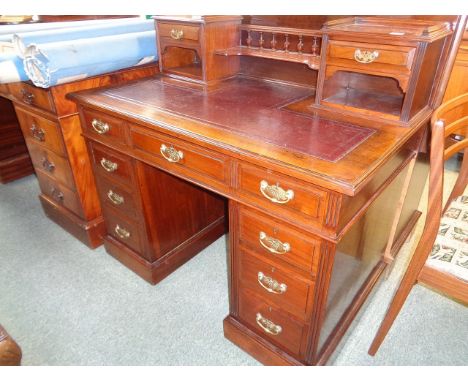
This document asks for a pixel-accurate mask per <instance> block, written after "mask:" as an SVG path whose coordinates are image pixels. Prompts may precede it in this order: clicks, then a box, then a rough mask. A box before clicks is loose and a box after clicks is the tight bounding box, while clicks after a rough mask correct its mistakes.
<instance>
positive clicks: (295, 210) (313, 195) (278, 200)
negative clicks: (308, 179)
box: [237, 163, 327, 227]
mask: <svg viewBox="0 0 468 382" xmlns="http://www.w3.org/2000/svg"><path fill="white" fill-rule="evenodd" d="M237 192H238V193H239V194H240V195H242V196H243V197H245V198H247V199H248V200H251V201H252V202H253V203H255V204H258V205H260V206H262V207H263V208H264V209H265V210H266V211H268V212H272V213H273V212H274V213H275V214H281V215H283V216H286V217H289V219H290V220H294V221H297V220H300V221H301V223H302V224H304V225H307V226H310V225H312V226H316V227H321V226H322V221H323V217H324V214H325V211H326V203H327V192H326V191H325V190H322V189H320V188H318V187H314V186H311V185H309V184H307V183H304V182H301V181H300V180H298V179H295V178H291V177H289V176H287V175H284V174H280V173H277V172H274V171H271V170H268V169H266V168H263V167H258V166H253V165H250V164H245V163H242V164H240V165H239V168H238V183H237Z"/></svg>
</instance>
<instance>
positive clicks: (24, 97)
mask: <svg viewBox="0 0 468 382" xmlns="http://www.w3.org/2000/svg"><path fill="white" fill-rule="evenodd" d="M8 86H9V89H10V93H11V94H12V95H13V97H15V98H16V99H17V100H18V101H20V102H23V103H25V104H26V105H31V106H35V107H38V108H40V109H43V110H46V111H49V112H51V113H53V114H55V105H54V101H53V99H52V95H51V94H50V90H49V89H42V88H37V87H35V86H33V85H30V84H28V83H25V82H15V83H11V84H9V85H8Z"/></svg>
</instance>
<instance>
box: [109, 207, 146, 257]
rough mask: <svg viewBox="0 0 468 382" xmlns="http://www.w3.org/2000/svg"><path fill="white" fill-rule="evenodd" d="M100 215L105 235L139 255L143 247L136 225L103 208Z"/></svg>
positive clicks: (138, 228) (132, 221)
mask: <svg viewBox="0 0 468 382" xmlns="http://www.w3.org/2000/svg"><path fill="white" fill-rule="evenodd" d="M102 214H103V216H104V222H105V224H106V228H107V233H108V234H109V235H111V236H112V237H113V238H115V239H116V240H118V241H119V242H121V243H122V244H124V245H126V246H127V247H129V248H131V249H133V250H134V251H135V252H137V253H138V254H141V252H142V247H143V246H142V236H141V232H140V227H139V226H138V223H137V222H135V221H134V220H133V219H128V218H124V217H123V216H121V215H120V214H117V213H114V212H112V211H111V210H110V209H109V208H103V209H102Z"/></svg>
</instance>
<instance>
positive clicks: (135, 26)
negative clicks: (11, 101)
mask: <svg viewBox="0 0 468 382" xmlns="http://www.w3.org/2000/svg"><path fill="white" fill-rule="evenodd" d="M145 31H154V21H153V20H144V19H138V18H130V19H123V20H122V19H118V20H116V21H114V22H108V23H104V24H93V25H85V26H78V27H72V28H61V29H48V30H40V31H34V32H26V33H16V34H14V36H13V46H14V47H15V49H16V53H17V54H18V55H19V56H20V57H24V53H25V50H26V47H27V46H28V45H30V44H44V43H49V42H56V41H69V40H76V39H84V38H92V37H101V36H109V35H116V34H122V33H134V32H145ZM0 38H1V36H0Z"/></svg>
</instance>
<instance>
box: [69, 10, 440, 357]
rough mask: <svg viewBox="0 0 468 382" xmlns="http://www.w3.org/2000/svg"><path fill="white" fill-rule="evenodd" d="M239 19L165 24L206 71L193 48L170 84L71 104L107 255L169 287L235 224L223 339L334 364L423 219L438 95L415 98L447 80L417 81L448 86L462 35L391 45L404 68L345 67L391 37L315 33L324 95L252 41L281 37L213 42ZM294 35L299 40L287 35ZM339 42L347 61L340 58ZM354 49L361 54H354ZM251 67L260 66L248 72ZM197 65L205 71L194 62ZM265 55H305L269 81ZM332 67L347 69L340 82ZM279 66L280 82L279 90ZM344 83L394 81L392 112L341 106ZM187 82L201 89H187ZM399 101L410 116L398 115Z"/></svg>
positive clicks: (129, 88) (310, 59)
mask: <svg viewBox="0 0 468 382" xmlns="http://www.w3.org/2000/svg"><path fill="white" fill-rule="evenodd" d="M239 21H240V20H239V18H221V19H217V18H207V19H206V20H204V19H201V21H200V19H197V20H193V19H190V20H185V21H184V20H183V19H177V20H173V21H170V20H168V19H167V18H165V19H161V25H163V26H164V28H165V29H164V30H165V31H166V32H164V33H166V34H163V37H160V38H161V39H163V38H164V39H165V40H164V44H165V46H169V47H171V46H172V45H177V47H178V48H181V49H183V48H184V47H185V48H187V47H188V48H187V49H189V50H191V49H192V48H194V46H197V48H196V51H197V52H198V53H197V54H200V55H201V61H199V58H200V57H196V56H194V53H193V51H192V52H191V53H190V54H189V55H188V56H187V55H184V56H183V59H182V61H183V62H184V63H185V64H186V65H188V66H187V67H182V69H181V68H180V66H179V65H176V64H174V60H175V57H173V56H171V57H169V58H170V59H169V58H167V57H166V58H165V57H164V55H165V54H166V53H167V54H169V55H173V54H174V52H177V50H175V51H174V50H171V49H167V50H166V49H164V50H160V52H161V55H162V60H161V71H162V73H163V74H161V75H158V76H156V77H154V78H151V79H145V80H140V81H138V82H136V83H134V84H130V85H124V86H119V87H115V88H110V89H103V90H94V91H86V92H80V93H75V94H73V95H71V98H72V99H73V100H75V101H76V102H77V103H78V104H79V112H80V116H81V122H82V127H83V135H84V137H85V139H86V141H87V144H88V148H89V152H90V153H91V157H92V163H93V169H94V174H95V177H96V183H97V188H98V193H99V195H100V198H101V205H102V207H103V214H104V220H105V222H106V227H107V234H106V235H105V238H104V243H105V246H106V249H107V251H108V252H109V253H110V254H112V255H113V256H115V257H116V258H117V259H119V260H120V261H121V262H123V263H124V264H125V265H126V266H128V267H129V268H131V269H132V270H133V271H135V272H136V273H138V274H139V275H140V276H142V277H143V278H145V279H146V280H147V281H149V282H151V283H157V282H158V281H160V280H161V279H162V278H163V277H165V276H166V275H167V274H169V273H170V272H172V271H173V270H174V269H176V268H177V267H178V266H180V265H181V264H183V263H184V262H185V261H187V260H188V259H189V258H190V257H192V256H194V255H195V254H196V253H197V252H198V251H199V250H200V249H201V248H203V247H204V246H206V245H208V244H209V243H210V242H211V241H212V240H214V239H215V238H217V237H218V236H219V235H221V234H222V233H223V232H224V230H225V221H226V220H228V221H229V225H228V229H229V236H230V239H229V247H230V248H229V266H228V268H229V276H228V277H229V301H230V312H229V315H228V317H227V318H226V319H225V321H224V332H225V336H226V337H227V338H228V339H230V340H231V341H233V342H234V343H235V344H237V345H238V346H240V347H241V348H242V349H244V350H246V351H247V352H249V353H250V354H252V355H253V356H254V357H256V358H257V359H258V360H260V361H261V362H263V363H265V364H288V365H315V364H324V363H325V362H326V361H327V359H328V357H329V356H330V355H331V353H332V352H333V350H334V349H335V348H336V346H337V344H338V342H339V340H340V339H341V338H342V336H343V334H344V333H345V331H346V329H347V328H348V327H349V325H350V323H351V322H352V320H353V318H354V317H355V316H356V314H357V312H358V310H359V308H360V307H361V306H362V304H363V303H364V301H365V299H366V297H367V296H368V295H369V293H370V291H371V290H372V288H373V286H374V285H375V283H376V282H377V280H378V279H379V276H380V275H381V274H382V271H383V270H384V269H385V267H386V265H387V264H388V263H390V262H391V261H392V259H393V257H394V256H395V255H396V253H397V252H398V250H399V249H400V247H401V245H402V244H403V242H404V240H405V239H406V238H407V237H408V235H409V233H410V232H411V229H412V227H413V226H414V224H415V222H416V221H417V218H418V217H419V215H420V214H419V212H418V211H416V206H417V204H418V202H419V196H420V194H421V192H422V188H423V185H424V179H425V178H424V171H420V170H421V169H422V166H421V167H420V166H419V164H418V163H417V160H416V158H417V154H418V151H419V148H420V146H421V143H422V138H423V136H424V131H425V128H426V126H427V121H428V119H429V117H430V114H431V110H430V107H429V106H428V104H429V103H430V95H431V93H430V92H429V94H424V95H420V94H419V93H418V91H415V89H416V88H417V87H418V86H421V89H426V88H427V86H428V85H427V81H429V82H430V84H432V81H433V79H434V78H432V77H431V78H428V77H427V76H426V77H424V76H423V77H420V78H419V77H418V73H419V71H420V70H421V67H424V68H425V69H426V70H427V71H430V72H431V73H432V74H433V75H434V77H436V76H437V73H438V71H440V70H441V68H440V66H439V65H438V62H439V58H440V57H441V56H442V55H443V54H444V52H446V51H445V50H444V48H443V47H444V45H443V44H441V43H440V41H443V39H444V38H445V36H447V35H448V31H443V30H441V29H438V28H435V29H433V31H434V30H435V31H436V32H431V33H436V34H437V38H435V37H434V36H432V35H431V36H432V37H434V41H438V42H437V43H436V44H435V45H429V43H428V41H429V40H425V43H423V44H422V45H418V44H419V43H420V41H417V42H415V41H405V44H406V46H405V47H403V48H402V47H401V45H402V43H401V42H400V44H396V45H395V46H391V47H390V48H389V46H390V45H387V46H386V49H387V51H390V52H396V57H399V58H398V59H397V60H396V61H395V60H393V61H392V60H391V57H393V56H391V55H390V56H389V55H387V56H383V55H382V56H383V57H384V59H385V60H386V62H387V64H385V65H383V66H382V65H380V64H376V65H374V66H366V65H367V64H368V63H364V64H362V63H361V65H363V66H361V65H357V64H356V63H355V62H353V61H350V60H348V59H347V58H346V57H345V58H343V57H341V58H339V56H340V55H346V54H348V53H349V52H348V50H349V49H348V48H349V46H352V47H353V51H354V49H358V48H356V46H358V44H359V43H360V44H366V45H365V46H366V47H368V46H369V45H368V44H369V43H371V42H372V43H373V44H377V43H376V42H375V39H377V38H379V36H373V37H369V34H371V33H370V31H369V28H368V27H365V28H364V29H366V31H365V33H364V35H363V34H361V33H360V32H359V31H358V32H359V33H358V32H353V31H349V32H348V31H347V32H346V33H345V32H343V28H342V25H341V24H338V26H336V25H335V24H330V25H329V26H328V27H329V28H330V29H329V31H328V32H327V33H325V32H323V31H322V32H323V33H322V32H320V33H319V32H317V31H313V32H310V33H309V34H308V35H307V36H308V38H309V37H310V40H308V41H312V44H313V42H314V38H317V36H320V39H321V41H320V42H317V46H319V47H321V51H322V56H321V57H320V56H318V57H315V56H314V54H315V55H316V56H317V55H318V53H319V51H317V52H316V53H310V54H309V53H308V56H307V57H306V61H307V63H311V65H312V66H314V65H316V63H319V64H317V65H318V66H319V67H318V68H315V69H312V70H316V69H318V70H319V71H318V76H313V75H312V76H311V75H310V73H309V72H308V74H306V75H305V76H304V77H305V78H301V79H302V80H305V81H306V82H308V81H312V82H313V81H315V82H316V86H311V85H310V83H304V82H302V83H301V82H300V81H299V80H298V77H297V76H295V74H294V73H296V72H295V71H294V69H298V68H299V67H301V68H303V66H302V65H301V64H298V63H297V57H296V56H289V55H288V54H286V53H285V52H276V51H275V52H272V51H271V49H268V51H267V52H263V51H262V50H260V49H259V50H255V48H253V47H252V46H251V44H252V35H254V33H257V34H256V36H263V35H262V34H259V33H260V32H259V31H261V32H262V33H264V34H265V35H266V33H267V32H266V31H267V29H262V28H260V29H259V28H258V26H246V25H240V26H239V28H238V29H237V30H238V33H240V34H237V39H225V40H223V41H228V40H229V41H231V40H232V41H239V40H241V43H242V44H243V40H242V33H244V32H246V33H244V39H246V41H247V42H246V44H247V46H245V47H242V46H241V47H237V48H236V47H235V46H233V47H230V48H226V47H223V49H222V50H221V51H216V50H213V49H212V48H213V45H210V44H209V43H208V42H206V41H209V39H210V37H209V36H210V30H211V28H214V30H216V31H217V32H216V33H220V29H216V28H215V26H216V25H217V23H234V24H236V25H237V24H238V23H239ZM171 22H172V24H171ZM211 23H214V25H211ZM416 24H417V28H416V29H418V28H420V27H421V25H419V24H418V23H416ZM161 25H159V27H161ZM333 25H335V26H333ZM402 25H406V26H404V27H403V29H405V28H407V29H405V30H406V31H409V30H410V29H411V28H408V25H407V24H404V23H403V24H402ZM424 25H425V26H423V27H424V28H425V27H426V26H427V25H426V24H424ZM231 26H232V25H230V27H229V28H227V30H229V31H230V32H229V33H232V30H233V28H231ZM400 27H401V25H400ZM333 28H336V30H337V31H338V32H337V33H338V34H334V33H335V32H333V30H335V29H333ZM352 28H357V27H356V26H355V25H354V24H353V26H352ZM352 28H351V29H352ZM379 28H380V24H379ZM344 29H345V30H346V28H344ZM358 29H359V28H358ZM280 31H283V32H284V33H286V32H287V33H288V36H289V34H291V33H292V30H291V29H287V30H281V29H278V28H275V29H274V30H273V32H274V33H279V32H280ZM169 32H170V33H169ZM419 32H421V31H419ZM419 32H417V33H419ZM295 33H296V36H302V34H300V33H303V32H302V31H299V32H298V31H295ZM354 33H357V35H354ZM406 33H408V34H411V36H412V37H413V38H416V37H415V35H414V34H413V33H414V32H406ZM343 34H344V36H345V37H343ZM172 35H173V37H172V38H173V39H174V41H172V42H171V40H169V39H170V38H171V37H170V36H172ZM270 35H271V31H270ZM181 36H188V37H187V39H189V40H190V41H181V40H183V38H182V37H181ZM201 36H204V37H203V38H202V37H201ZM332 36H333V39H334V40H333V41H334V42H335V45H336V46H339V47H340V48H337V49H338V50H336V49H335V50H331V49H328V48H327V43H328V41H329V39H331V38H332ZM425 36H428V35H425ZM218 37H219V36H218ZM239 37H240V38H239ZM262 38H263V37H261V38H260V41H261V39H262ZM276 38H278V39H279V37H276ZM288 38H290V37H288ZM301 38H302V37H299V40H298V41H301ZM343 38H346V41H348V43H347V44H348V45H346V44H344V45H343V44H342V43H340V41H341V40H342V39H343ZM425 38H426V37H424V38H423V39H425ZM291 39H292V37H291ZM340 39H341V40H340ZM363 39H365V41H367V43H364V42H362V40H363ZM273 40H274V39H273ZM279 40H280V39H279ZM416 40H417V39H416ZM200 41H201V42H200ZM281 41H288V40H287V39H286V40H284V39H283V40H281ZM349 41H352V43H350V42H349ZM205 42H206V44H207V45H209V47H210V49H208V48H206V47H205V46H204V45H203V44H205ZM160 44H161V42H160ZM197 44H201V45H197ZM260 44H263V42H262V43H260ZM387 44H390V41H389V42H388V43H387ZM332 45H333V44H332ZM297 46H298V48H297V49H299V46H300V44H298V45H297ZM343 46H344V47H348V48H346V49H344V48H343V49H344V50H342V47H343ZM421 46H424V47H425V48H424V50H423V51H421V50H420V49H421ZM428 46H431V47H432V48H430V49H429V48H428ZM205 48H206V49H205ZM426 48H427V50H425V49H426ZM226 49H227V50H226ZM300 49H302V47H301V48H300ZM312 49H314V48H313V45H312ZM327 49H328V50H327ZM375 49H376V50H377V49H378V48H377V46H376V45H375ZM384 49H385V47H384ZM233 52H236V53H235V54H233ZM326 52H327V53H326ZM424 52H426V53H427V52H429V53H430V54H429V56H425V54H426V53H424ZM205 53H206V54H207V55H209V56H210V60H215V61H217V62H218V64H220V63H222V60H223V59H224V60H228V61H227V62H229V65H228V67H229V68H230V69H231V70H232V69H233V68H238V71H237V74H236V75H234V76H232V75H229V76H227V77H225V78H219V77H218V78H216V76H214V77H213V76H211V75H208V73H207V72H206V71H207V70H208V69H207V68H208V66H205V65H204V64H203V59H204V57H205V56H204V54H205ZM361 53H362V52H361ZM415 53H417V54H415ZM242 54H246V55H247V56H250V57H242V59H240V60H239V55H242ZM259 54H261V55H263V57H264V58H261V59H259V61H258V62H257V64H258V65H257V66H255V65H254V63H255V62H254V61H252V55H254V56H258V55H259ZM366 54H367V53H366ZM213 55H216V58H215V57H214V56H213ZM413 55H414V56H413ZM373 56H374V58H373V59H374V60H375V58H376V56H378V54H377V53H373ZM410 56H411V58H410ZM187 57H189V58H190V60H191V59H193V60H194V61H193V62H190V60H189V62H188V63H187V60H188V58H187ZM265 57H266V58H269V59H272V60H278V61H282V60H286V61H288V60H289V59H290V57H293V58H292V59H291V60H290V61H289V62H287V64H286V66H284V65H282V64H278V63H274V64H271V66H269V67H268V69H267V68H266V67H265V66H264V63H265V61H264V60H265ZM314 57H315V58H314ZM436 57H437V58H436ZM244 58H247V60H244ZM359 59H363V60H364V59H366V58H365V57H364V58H361V57H360V56H359ZM220 60H221V61H220ZM405 60H406V61H405ZM408 60H410V61H408ZM230 61H232V62H230ZM293 61H294V62H293ZM209 62H210V63H211V64H213V62H214V61H209ZM275 62H276V61H275ZM328 62H331V63H332V64H333V65H332V69H333V70H332V71H331V73H329V76H328V75H326V68H327V66H328ZM408 62H410V63H416V64H417V65H416V64H415V65H416V67H415V66H412V65H410V64H409V63H408ZM307 63H306V65H308V66H309V68H310V67H311V66H310V65H309V64H307ZM166 64H167V65H169V67H168V68H167V70H166V67H165V65H166ZM211 64H210V65H211ZM268 65H270V63H269V64H268ZM254 66H255V68H254ZM395 66H397V67H395ZM272 68H273V69H275V70H277V73H279V74H278V76H280V77H281V80H278V78H277V79H276V80H272V74H271V69H272ZM340 68H341V69H340ZM363 68H365V69H366V70H368V71H370V72H372V73H373V74H372V76H374V75H375V74H376V73H377V72H379V71H381V70H383V71H384V73H385V75H384V77H385V78H388V77H386V76H388V73H390V72H392V73H393V72H394V71H396V73H397V76H398V80H399V81H400V82H401V83H402V84H404V85H403V86H402V87H403V89H404V92H403V93H401V91H402V90H401V89H400V90H399V91H400V93H397V92H396V90H397V89H396V88H394V86H395V83H394V82H393V83H392V82H391V81H388V80H387V79H384V80H383V82H382V83H377V82H375V81H374V80H373V79H371V80H370V82H367V83H366V82H360V81H358V80H359V79H362V76H361V74H362V71H363ZM408 68H409V69H408ZM298 70H301V69H298ZM307 70H310V69H307ZM343 71H344V75H345V76H348V77H347V78H345V80H346V81H347V83H348V85H347V86H348V87H347V88H345V89H351V90H353V89H352V88H351V87H352V86H353V83H354V86H355V87H356V84H358V85H357V88H358V90H359V89H361V91H362V89H363V88H362V87H361V88H359V86H364V88H365V90H366V91H367V93H366V92H364V93H366V94H367V95H366V97H368V99H371V98H370V96H369V94H370V95H371V96H372V95H377V94H378V93H379V92H383V93H385V92H386V91H387V87H388V86H389V85H390V84H392V87H391V89H389V90H388V91H389V92H390V93H386V94H384V97H382V98H381V99H380V100H379V101H378V102H381V103H382V104H383V105H384V106H383V107H382V108H380V109H379V107H378V102H375V100H371V101H368V103H363V102H361V101H365V99H364V98H363V99H360V100H358V99H357V98H355V99H351V100H349V101H350V102H348V101H347V100H343V99H339V98H340V97H341V98H342V96H341V95H340V96H339V97H335V98H333V92H332V90H333V89H335V90H338V92H337V93H335V94H340V93H339V92H340V91H341V89H340V88H339V87H340V86H341V85H340V83H341V82H340V81H341V80H343V78H342V77H341V76H342V75H343V73H342V74H339V75H338V77H334V75H333V73H337V72H343ZM254 72H256V74H257V75H256V76H253V73H254ZM182 73H190V76H189V77H188V78H186V79H185V80H182V79H181V74H182ZM216 73H218V75H219V73H223V71H222V70H219V71H217V72H216ZM224 73H226V71H225V72H224ZM291 73H292V74H291ZM346 73H348V74H346ZM349 73H351V74H349ZM353 73H357V75H356V76H355V75H354V74H353ZM211 74H213V73H211ZM231 74H232V73H231ZM220 76H221V77H223V76H222V75H220ZM372 78H374V77H372ZM418 78H419V79H418ZM286 80H287V81H286ZM294 80H296V81H294ZM327 81H332V82H327ZM418 81H419V82H418ZM408 84H409V85H408ZM366 86H367V88H366ZM430 86H432V85H430ZM402 94H403V95H402ZM322 99H323V100H326V101H325V102H324V103H323V104H322V102H321V101H322ZM389 100H390V102H391V103H392V102H394V101H397V102H399V105H400V109H398V110H396V109H395V108H394V107H393V106H392V107H390V108H387V106H389V104H388V103H387V104H386V102H388V101H389ZM355 101H359V102H360V103H358V102H355ZM413 101H414V102H413ZM392 105H393V104H392ZM359 110H361V111H359ZM408 189H410V190H411V191H412V192H411V193H408V194H407V191H408ZM225 203H227V204H228V214H227V215H225V208H224V206H225ZM204 277H209V275H204Z"/></svg>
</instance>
